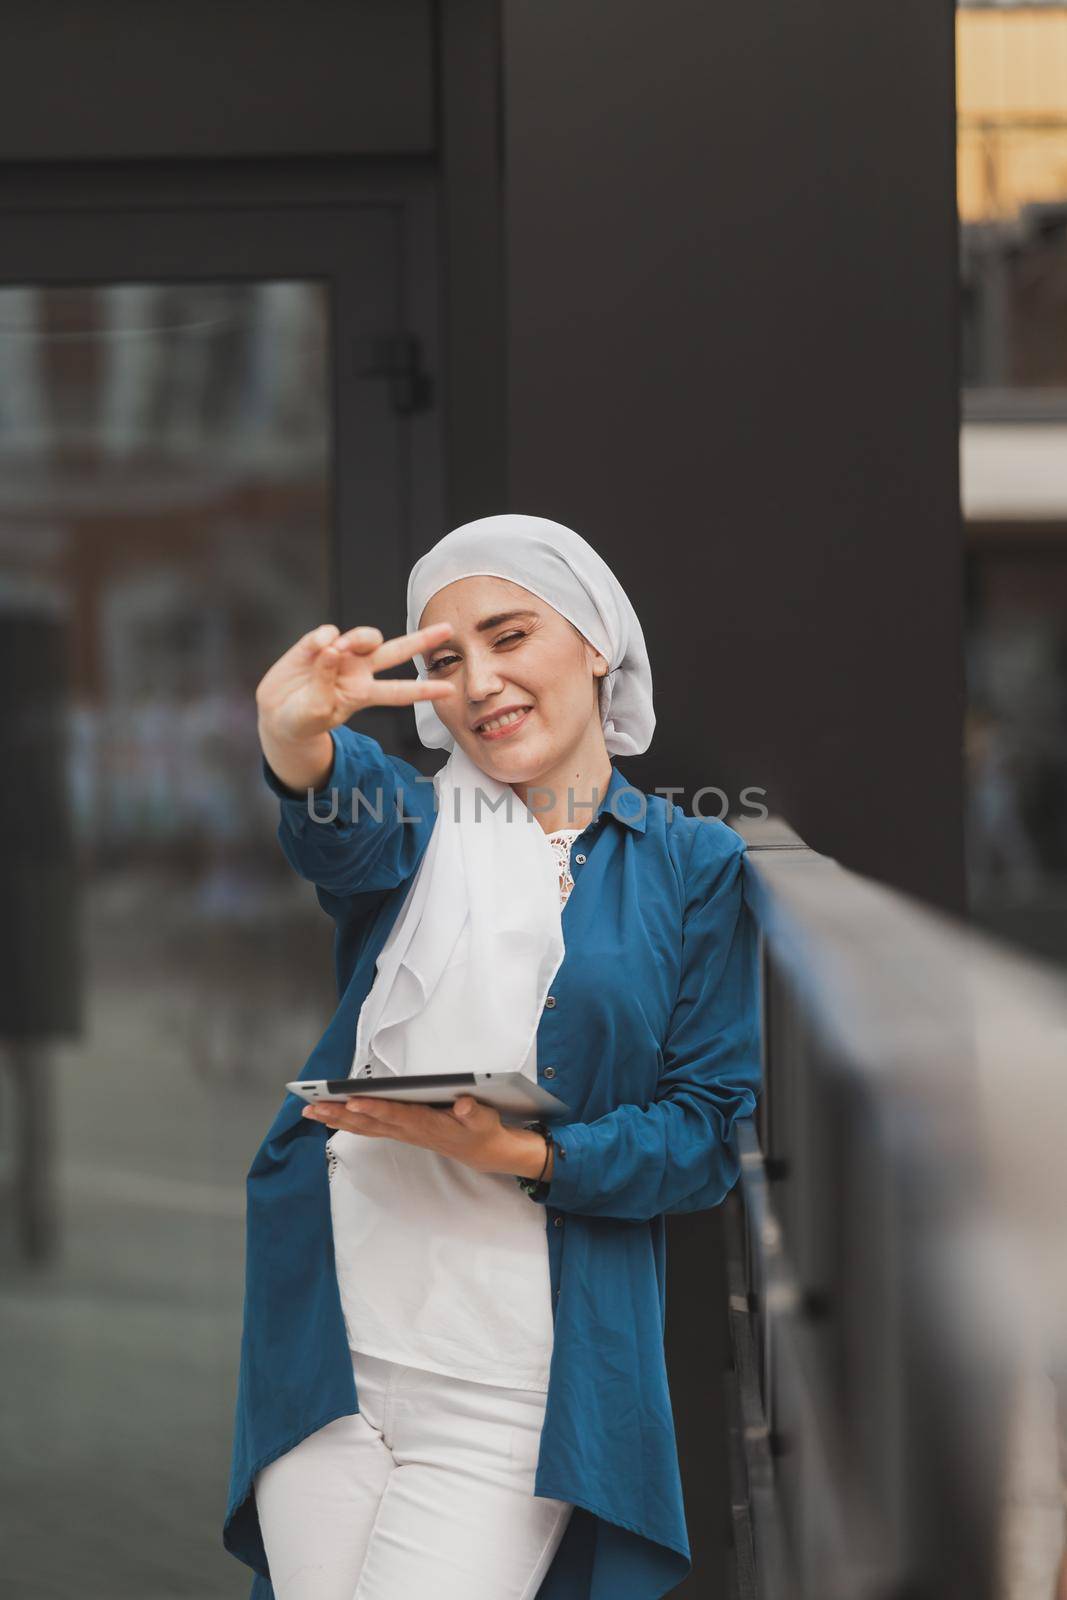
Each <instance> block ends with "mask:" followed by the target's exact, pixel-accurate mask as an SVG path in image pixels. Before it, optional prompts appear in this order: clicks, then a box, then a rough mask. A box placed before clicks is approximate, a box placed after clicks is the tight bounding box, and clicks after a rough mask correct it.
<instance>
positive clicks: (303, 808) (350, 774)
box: [262, 724, 436, 895]
mask: <svg viewBox="0 0 1067 1600" xmlns="http://www.w3.org/2000/svg"><path fill="white" fill-rule="evenodd" d="M330 738H331V739H332V741H333V747H334V757H333V766H332V768H331V771H330V775H329V777H328V778H327V779H326V782H325V783H324V784H323V785H322V787H321V788H320V789H316V790H314V791H313V792H312V794H311V798H310V800H309V798H308V794H307V791H306V790H305V791H303V792H297V791H295V790H292V789H289V788H287V787H286V785H285V784H283V783H282V781H281V779H280V778H279V777H278V775H277V773H276V772H275V771H274V770H273V768H272V767H271V766H270V765H269V764H268V762H267V758H266V756H263V757H262V772H263V778H264V781H265V782H266V784H267V786H268V788H270V789H271V790H272V791H273V792H274V793H275V794H276V795H277V796H278V800H279V804H280V817H279V821H278V842H279V844H280V845H281V847H282V851H283V852H284V854H285V856H286V859H287V860H288V861H289V863H290V865H291V866H292V867H293V868H294V870H295V871H296V872H298V873H299V874H300V876H301V877H302V878H306V879H308V881H309V882H311V883H314V884H316V885H317V886H318V887H320V888H322V889H325V890H327V891H328V892H329V893H330V894H333V895H351V894H357V893H363V892H365V891H368V890H375V889H392V888H394V887H395V886H396V885H397V884H398V883H401V882H403V880H404V879H405V878H407V877H409V876H410V875H411V873H412V872H413V871H414V869H415V866H416V864H417V862H418V859H419V856H420V855H421V853H422V850H423V849H424V847H425V845H426V842H427V840H428V838H429V835H430V832H431V830H432V828H433V824H434V820H435V816H436V813H435V809H434V806H435V791H434V787H433V780H432V778H429V777H426V776H424V775H423V774H422V773H420V772H419V771H418V769H417V768H416V767H413V766H411V765H410V763H408V762H407V761H402V760H401V759H400V758H399V757H398V756H390V755H387V754H386V752H385V751H384V750H383V749H382V747H381V745H380V744H379V743H378V741H377V739H374V738H372V737H371V735H370V734H366V733H358V732H357V731H356V730H355V729H354V728H349V727H348V726H347V725H344V724H343V725H342V726H341V727H338V728H331V730H330Z"/></svg>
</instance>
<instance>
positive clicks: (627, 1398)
mask: <svg viewBox="0 0 1067 1600" xmlns="http://www.w3.org/2000/svg"><path fill="white" fill-rule="evenodd" d="M407 620H408V630H409V631H408V633H407V634H406V635H404V636H402V637H400V638H398V639H394V640H391V641H389V642H388V643H386V642H384V641H383V639H382V635H381V633H380V632H379V631H378V630H377V629H376V628H371V627H358V628H354V629H352V630H351V631H349V632H348V633H346V634H344V635H338V632H337V629H336V628H334V627H333V626H328V627H325V628H322V629H318V630H316V631H315V632H314V633H312V634H309V635H307V637H306V638H304V639H302V640H300V641H299V642H298V643H297V644H296V645H295V646H294V647H293V649H292V650H290V651H289V652H287V654H286V655H285V656H283V657H282V658H281V659H280V661H278V662H277V663H275V665H274V666H273V667H272V668H271V670H270V671H269V672H268V673H267V675H266V677H265V678H264V679H263V682H262V683H261V685H260V687H259V690H258V692H257V703H258V706H259V716H260V735H261V740H262V744H263V751H264V761H263V769H264V777H265V779H266V781H267V782H268V784H269V785H270V787H271V788H272V789H273V790H274V792H275V793H276V794H277V795H278V797H279V801H280V809H281V822H280V827H279V838H280V841H281V843H282V847H283V849H284V851H285V853H286V855H287V857H288V858H289V860H290V861H291V863H292V864H293V866H294V867H295V868H296V870H297V871H298V872H299V873H301V874H302V875H303V876H304V877H306V878H308V879H309V880H310V881H311V882H313V883H314V884H315V886H316V891H317V894H318V898H319V901H320V903H321V905H322V906H323V908H324V909H325V910H326V911H327V912H328V913H329V914H330V915H331V916H332V917H333V919H334V922H335V928H336V938H335V962H336V969H337V979H338V989H339V995H340V1004H339V1006H338V1009H337V1012H336V1014H335V1016H334V1018H333V1020H332V1021H331V1023H330V1025H329V1027H328V1028H327V1030H326V1033H325V1034H324V1035H323V1038H322V1039H321V1040H320V1042H319V1044H318V1045H317V1046H316V1048H315V1050H314V1051H313V1052H312V1054H311V1057H310V1059H309V1060H308V1062H307V1064H306V1066H305V1067H304V1070H303V1073H302V1074H301V1076H302V1077H308V1078H311V1077H335V1078H336V1077H345V1076H349V1075H351V1076H353V1077H355V1078H357V1079H358V1076H359V1075H360V1074H361V1073H366V1072H368V1071H370V1072H373V1073H374V1074H375V1075H381V1074H383V1073H395V1074H397V1075H398V1076H404V1075H405V1074H407V1073H411V1072H420V1071H434V1070H437V1071H441V1070H446V1069H447V1068H449V1067H458V1066H461V1065H462V1066H465V1067H468V1068H469V1067H472V1066H474V1067H482V1066H487V1067H488V1068H489V1069H490V1070H499V1071H508V1070H520V1071H524V1072H526V1073H527V1074H528V1075H530V1076H531V1077H533V1078H535V1079H536V1081H538V1082H540V1083H541V1084H542V1085H543V1086H544V1087H545V1088H548V1089H550V1090H551V1091H553V1092H554V1093H555V1094H557V1095H558V1096H559V1097H560V1098H561V1099H562V1100H563V1101H565V1102H566V1104H567V1105H568V1106H569V1107H570V1113H569V1117H568V1118H567V1119H564V1120H563V1121H562V1123H556V1124H554V1125H553V1126H552V1128H551V1130H549V1129H548V1128H547V1127H546V1126H545V1125H544V1124H536V1125H530V1126H527V1127H525V1128H514V1127H507V1126H504V1125H503V1124H502V1123H501V1121H500V1118H499V1116H498V1115H497V1114H496V1112H494V1111H493V1110H492V1109H491V1108H489V1107H487V1106H484V1105H479V1104H477V1103H476V1102H474V1101H473V1100H472V1099H471V1098H470V1097H468V1096H464V1097H461V1098H459V1099H457V1100H456V1101H455V1103H454V1104H453V1106H452V1107H451V1108H450V1109H449V1110H439V1109H434V1108H430V1107H425V1106H413V1105H402V1104H400V1103H399V1102H397V1101H393V1102H379V1101H377V1100H373V1101H372V1100H370V1099H368V1098H367V1097H364V1098H363V1099H360V1097H359V1095H358V1089H357V1092H356V1093H355V1094H354V1095H353V1097H352V1098H351V1099H350V1100H349V1101H348V1102H346V1103H345V1104H344V1105H341V1104H340V1103H334V1104H333V1105H331V1106H329V1107H327V1108H317V1109H316V1110H314V1111H313V1110H312V1109H311V1108H305V1107H304V1105H303V1103H302V1102H301V1101H299V1100H298V1098H297V1097H296V1096H293V1095H290V1096H288V1097H287V1098H286V1100H285V1102H284V1103H283V1105H282V1108H281V1110H280V1111H279V1113H278V1116H277V1117H276V1119H275V1121H274V1124H273V1125H272V1127H271V1129H270V1130H269V1131H268V1134H267V1137H266V1139H265V1140H264V1142H263V1144H262V1145H261V1147H260V1149H259V1151H258V1152H257V1154H256V1157H255V1159H254V1161H253V1163H252V1166H251V1168H250V1171H249V1175H248V1240H247V1243H248V1248H247V1258H246V1292H245V1317H244V1332H243V1337H242V1346H241V1368H240V1376H239V1381H238V1399H237V1416H236V1427H235V1440H234V1456H233V1471H232V1477H231V1486H230V1488H231V1492H230V1502H229V1507H228V1510H227V1515H226V1522H225V1529H224V1541H225V1543H226V1546H227V1548H228V1549H230V1550H231V1551H232V1552H233V1553H234V1554H235V1555H237V1556H239V1557H240V1559H242V1560H243V1561H245V1562H247V1563H248V1564H249V1565H250V1566H252V1567H253V1568H254V1569H255V1570H256V1573H257V1577H256V1579H255V1581H254V1582H253V1586H252V1600H268V1597H271V1596H273V1597H274V1600H312V1597H314V1600H402V1597H403V1600H407V1597H408V1596H409V1595H416V1594H433V1595H434V1596H435V1597H439V1600H459V1597H460V1596H463V1597H464V1600H533V1597H534V1596H537V1597H538V1600H579V1597H581V1600H653V1597H656V1596H660V1595H663V1594H665V1593H666V1592H667V1591H668V1590H669V1589H671V1588H672V1587H674V1585H676V1584H677V1583H678V1582H680V1581H681V1579H682V1578H683V1577H684V1576H685V1575H686V1573H687V1572H688V1570H689V1567H690V1559H689V1545H688V1539H687V1535H686V1527H685V1518H684V1512H683V1505H682V1494H681V1484H680V1481H679V1472H678V1462H677V1453H676V1447H675V1439H674V1430H673V1423H672V1416H671V1407H670V1398H669V1394H668V1388H667V1376H666V1368H665V1361H664V1352H663V1331H664V1309H665V1299H664V1273H665V1224H664V1217H665V1216H666V1215H667V1214H669V1213H672V1212H682V1211H692V1210H696V1209H699V1208H704V1207H710V1206H714V1205H717V1204H718V1203H719V1202H720V1201H721V1200H722V1198H723V1197H724V1195H725V1194H726V1193H727V1192H728V1191H729V1189H730V1188H731V1187H732V1185H733V1184H734V1182H735V1181H736V1178H737V1174H738V1162H737V1157H736V1153H735V1150H734V1147H733V1138H732V1134H733V1125H734V1123H735V1122H736V1121H737V1119H738V1118H739V1117H744V1116H747V1115H750V1114H751V1113H752V1111H753V1110H754V1108H755V1098H756V1094H757V1091H758V1084H759V1027H758V998H757V956H756V951H757V944H756V933H755V927H754V923H753V920H752V917H751V914H750V913H749V911H748V909H747V906H746V904H745V901H744V898H743V893H742V861H743V855H744V849H745V846H744V842H743V840H742V839H741V838H740V837H739V836H738V835H737V834H736V833H734V832H733V830H732V829H730V828H729V827H727V826H726V825H725V823H722V822H720V821H717V820H699V819H695V818H692V817H686V816H684V815H682V814H681V812H679V811H678V810H677V809H675V808H673V807H671V806H670V805H669V803H668V802H667V801H666V800H664V799H662V798H660V797H658V796H648V795H644V794H641V793H640V792H639V791H637V790H635V789H633V788H631V786H630V785H628V784H627V782H626V780H625V778H624V776H623V774H622V773H621V772H620V771H619V769H618V768H617V767H616V766H614V764H613V763H612V761H611V759H610V757H611V755H612V754H631V753H633V754H638V753H640V752H642V751H643V750H645V749H647V747H648V745H649V743H650V741H651V737H652V731H653V727H654V722H655V719H654V716H653V711H652V687H651V674H650V670H649V665H648V658H647V654H646V651H645V647H644V640H643V636H642V633H641V628H640V624H639V622H638V620H637V617H636V615H635V614H634V611H633V608H632V606H631V605H630V602H629V600H628V599H627V597H626V594H625V592H624V591H623V589H622V588H621V586H620V585H619V583H618V581H617V580H616V578H615V577H614V575H613V574H612V572H611V571H610V569H609V568H608V567H607V565H606V564H605V563H604V562H603V560H602V559H601V558H600V557H599V556H598V555H597V553H596V552H595V551H594V550H593V549H592V548H591V547H590V546H589V545H588V543H587V542H586V541H585V540H584V539H582V538H581V537H580V536H579V535H578V534H576V533H574V532H572V531H571V530H570V529H567V528H563V527H561V526H560V525H559V524H557V523H554V522H549V521H546V520H545V519H543V518H539V517H523V516H502V517H489V518H484V519H482V520H480V521H478V522H474V523H470V524H467V525H466V526H465V527H463V528H459V529H456V530H455V531H454V532H452V533H450V534H448V535H447V536H446V537H445V538H444V539H442V540H440V541H439V543H438V544H437V545H435V546H434V548H433V549H432V550H430V551H429V552H428V554H427V555H425V556H423V557H422V558H421V560H420V561H418V562H416V564H415V566H414V567H413V569H412V572H411V575H410V578H409V581H408V619H407ZM411 656H415V657H416V660H417V661H418V662H419V663H420V672H419V677H418V679H416V680H395V679H394V680H382V681H379V680H377V679H376V678H375V677H374V673H375V672H378V671H381V670H383V669H384V668H387V667H390V666H393V665H396V664H397V663H399V662H401V661H403V660H406V659H408V658H410V657H411ZM373 704H381V705H385V704H389V705H396V704H413V705H414V708H415V718H416V725H417V727H418V731H419V735H420V738H421V739H422V742H423V743H424V744H425V745H427V746H428V747H430V748H445V749H448V750H449V751H450V752H451V754H450V756H449V759H448V761H447V762H446V763H445V766H444V767H443V768H442V769H441V771H440V772H438V773H437V775H436V777H435V778H434V779H433V780H432V783H431V781H430V780H426V779H423V778H422V777H421V775H420V774H419V773H418V772H417V771H416V770H415V769H414V768H413V767H411V766H409V765H408V764H407V763H406V762H403V761H400V760H398V759H397V758H395V757H391V756H388V755H386V754H385V752H384V751H383V750H382V748H381V746H380V745H379V744H378V743H377V741H376V740H374V739H373V738H371V737H370V736H369V735H366V734H361V733H357V732H355V731H354V730H353V729H351V728H349V727H347V726H346V719H347V718H349V717H350V716H352V715H353V714H354V713H355V712H357V711H358V710H360V709H362V708H363V707H365V706H368V705H373ZM308 790H312V791H314V793H313V796H312V798H311V801H310V804H309V801H308V798H307V791H308ZM383 802H384V803H383ZM564 933H565V935H566V937H565V939H564ZM272 1579H273V1582H272Z"/></svg>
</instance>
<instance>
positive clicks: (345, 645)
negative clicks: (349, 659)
mask: <svg viewBox="0 0 1067 1600" xmlns="http://www.w3.org/2000/svg"><path fill="white" fill-rule="evenodd" d="M384 637H385V635H384V634H383V633H382V630H381V628H373V627H371V626H370V625H369V624H367V623H361V624H360V625H359V627H358V628H349V630H348V632H347V633H342V634H341V635H340V637H339V638H337V639H335V640H334V641H333V642H334V644H335V645H336V646H337V648H338V650H349V651H351V652H353V653H354V654H358V655H367V654H368V653H369V652H370V651H371V650H376V649H377V648H378V646H379V645H380V644H381V643H382V640H383V639H384Z"/></svg>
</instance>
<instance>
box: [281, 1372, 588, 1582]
mask: <svg viewBox="0 0 1067 1600" xmlns="http://www.w3.org/2000/svg"><path fill="white" fill-rule="evenodd" d="M352 1363H353V1371H354V1374H355V1379H356V1391H357V1394H358V1396H359V1404H360V1410H359V1412H358V1413H356V1414H354V1415H352V1416H345V1417H338V1418H337V1420H336V1421H334V1422H330V1423H328V1424H327V1425H326V1427H325V1428H320V1429H318V1431H317V1432H316V1433H311V1434H309V1435H308V1436H307V1438H306V1439H302V1440H301V1441H300V1443H299V1444H298V1445H295V1446H294V1448H293V1449H292V1450H289V1451H287V1452H286V1454H285V1455H283V1456H279V1458H278V1460H277V1461H272V1462H271V1463H270V1465H269V1466H267V1467H264V1468H263V1470H262V1471H261V1472H258V1473H257V1474H256V1477H255V1495H256V1507H257V1510H258V1512H259V1523H260V1529H261V1531H262V1534H263V1544H264V1547H265V1549H266V1552H267V1562H268V1564H269V1566H270V1573H271V1581H272V1583H273V1585H274V1593H275V1596H276V1600H412V1596H415V1595H433V1596H434V1600H533V1597H534V1596H535V1595H536V1594H537V1591H538V1589H539V1587H540V1585H541V1583H542V1581H543V1579H544V1576H545V1573H546V1572H547V1571H548V1568H549V1566H550V1564H551V1561H552V1557H553V1556H554V1555H555V1553H556V1549H557V1547H558V1545H559V1542H560V1540H561V1539H562V1537H563V1533H564V1530H565V1528H566V1526H567V1519H568V1518H569V1516H570V1513H571V1511H572V1509H573V1507H572V1506H570V1505H569V1504H568V1503H567V1502H566V1501H563V1500H548V1499H545V1498H538V1497H535V1495H534V1492H533V1486H534V1474H535V1470H536V1466H537V1454H538V1448H539V1444H540V1436H541V1425H542V1423H543V1421H544V1413H545V1395H544V1393H541V1392H538V1391H536V1390H525V1389H504V1388H500V1387H498V1386H497V1385H495V1384H489V1383H474V1382H472V1381H471V1380H470V1379H467V1378H449V1377H445V1376H444V1375H443V1374H441V1373H439V1372H428V1371H425V1370H424V1369H422V1368H420V1367H406V1366H401V1365H400V1363H399V1362H395V1361H386V1360H384V1359H383V1358H382V1357H380V1356H372V1355H367V1354H365V1353H364V1352H362V1351H355V1352H353V1353H352Z"/></svg>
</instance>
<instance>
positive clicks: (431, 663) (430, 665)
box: [426, 628, 526, 672]
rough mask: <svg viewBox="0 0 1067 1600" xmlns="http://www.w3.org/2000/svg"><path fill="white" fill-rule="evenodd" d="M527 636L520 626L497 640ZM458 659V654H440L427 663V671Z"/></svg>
mask: <svg viewBox="0 0 1067 1600" xmlns="http://www.w3.org/2000/svg"><path fill="white" fill-rule="evenodd" d="M525 637H526V635H525V634H524V633H523V631H522V629H521V628H520V629H518V630H517V631H516V632H514V633H505V634H502V635H501V636H500V638H499V639H498V640H497V641H496V642H497V644H507V643H508V642H509V640H512V639H525ZM458 659H459V657H458V656H438V657H437V659H436V660H435V661H428V662H427V663H426V671H427V672H437V671H438V670H439V669H440V668H441V667H447V665H448V663H449V662H450V661H457V660H458Z"/></svg>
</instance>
